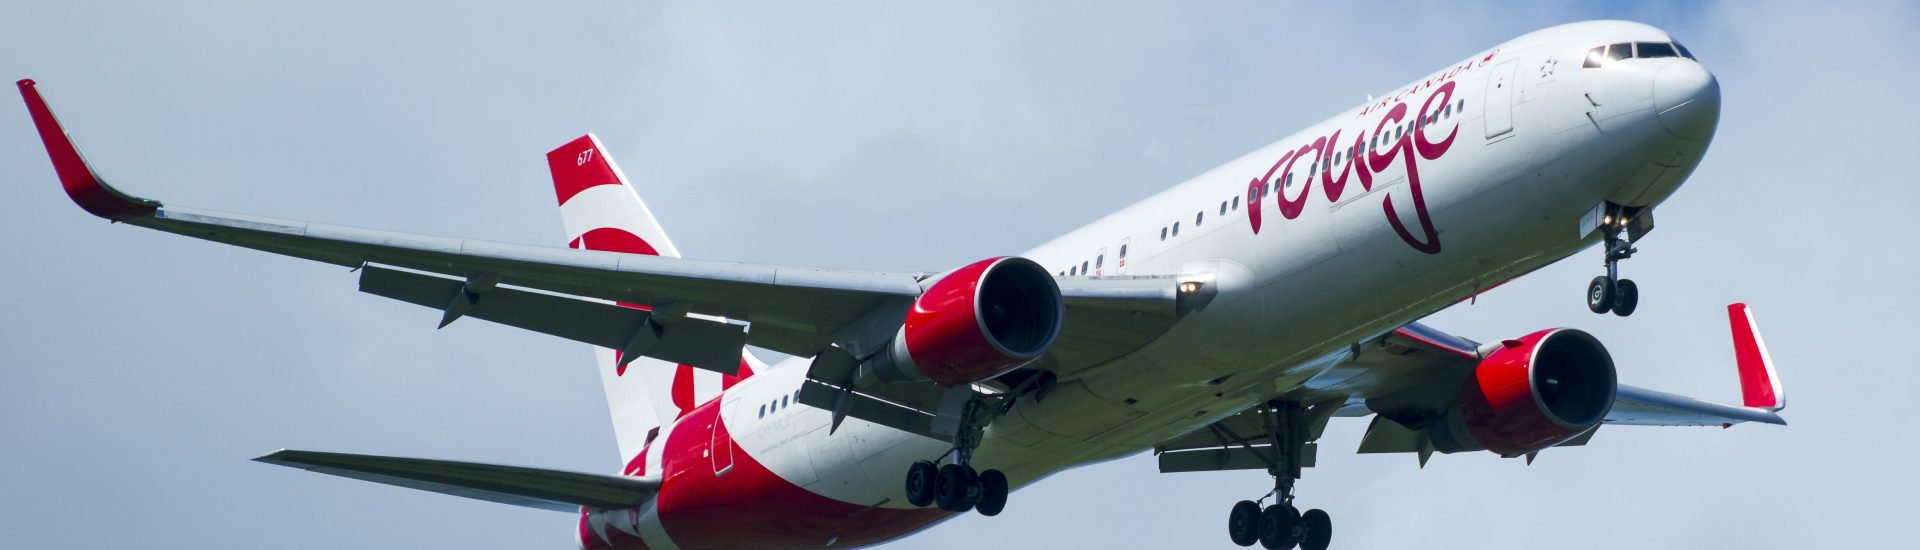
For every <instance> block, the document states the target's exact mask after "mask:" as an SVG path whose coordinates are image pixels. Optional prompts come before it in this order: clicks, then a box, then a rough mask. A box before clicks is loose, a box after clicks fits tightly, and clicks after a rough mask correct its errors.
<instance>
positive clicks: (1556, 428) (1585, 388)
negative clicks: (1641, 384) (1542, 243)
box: [1428, 328, 1618, 457]
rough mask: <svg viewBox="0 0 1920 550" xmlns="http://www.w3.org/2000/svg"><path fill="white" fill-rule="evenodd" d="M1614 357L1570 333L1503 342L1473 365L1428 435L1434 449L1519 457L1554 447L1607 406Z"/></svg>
mask: <svg viewBox="0 0 1920 550" xmlns="http://www.w3.org/2000/svg"><path fill="white" fill-rule="evenodd" d="M1617 389H1618V386H1617V384H1616V382H1615V379H1614V371H1613V357H1612V356H1609V355H1608V354H1607V348H1606V347H1604V346H1601V345H1600V341H1599V340H1596V339H1594V337H1593V336H1592V335H1590V334H1587V333H1585V332H1581V331H1578V330H1574V329H1564V328H1563V329H1549V330H1543V331H1540V332H1535V333H1533V334H1529V335H1526V336H1524V337H1521V338H1520V339H1518V340H1507V341H1505V342H1502V343H1501V346H1500V349H1498V350H1496V351H1494V352H1493V353H1492V354H1489V355H1488V356H1487V358H1486V359H1484V360H1481V361H1480V365H1479V366H1478V367H1475V368H1474V372H1473V376H1472V377H1471V378H1468V379H1467V383H1466V384H1464V385H1463V387H1461V388H1460V398H1459V401H1458V402H1457V404H1456V405H1455V406H1454V407H1453V408H1452V409H1450V410H1448V411H1447V416H1446V420H1445V421H1444V422H1442V423H1438V424H1436V425H1434V426H1433V427H1432V428H1430V429H1429V430H1428V435H1429V437H1430V438H1431V440H1432V441H1433V446H1434V449H1435V450H1438V451H1440V452H1445V453H1454V452H1462V451H1478V450H1483V449H1484V450H1488V451H1493V452H1495V453H1499V454H1500V455H1501V456H1507V457H1512V456H1519V455H1523V454H1527V453H1531V452H1534V451H1538V450H1541V449H1545V448H1547V447H1552V446H1554V445H1557V444H1560V443H1562V442H1565V441H1567V440H1568V439H1572V438H1573V437H1574V436H1577V435H1580V434H1582V433H1585V432H1586V431H1587V430H1589V429H1592V428H1593V427H1594V426H1595V425H1597V424H1599V423H1600V420H1601V419H1603V418H1605V417H1606V416H1607V411H1609V410H1612V408H1613V397H1614V392H1615V391H1616V390H1617Z"/></svg>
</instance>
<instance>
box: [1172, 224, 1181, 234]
mask: <svg viewBox="0 0 1920 550" xmlns="http://www.w3.org/2000/svg"><path fill="white" fill-rule="evenodd" d="M1173 236H1175V237H1178V236H1180V222H1173Z"/></svg>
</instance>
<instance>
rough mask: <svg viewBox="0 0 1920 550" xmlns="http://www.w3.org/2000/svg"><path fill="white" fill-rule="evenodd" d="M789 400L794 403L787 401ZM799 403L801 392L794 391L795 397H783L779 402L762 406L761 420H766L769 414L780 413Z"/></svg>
mask: <svg viewBox="0 0 1920 550" xmlns="http://www.w3.org/2000/svg"><path fill="white" fill-rule="evenodd" d="M789 398H791V399H793V401H791V402H789V401H787V399H789ZM799 402H800V390H793V395H791V396H789V395H781V396H780V400H779V401H773V402H770V403H767V404H765V405H761V406H760V418H766V417H767V415H769V414H773V413H776V412H780V410H781V409H785V408H787V407H788V406H790V405H792V404H797V403H799Z"/></svg>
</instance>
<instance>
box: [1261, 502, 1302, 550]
mask: <svg viewBox="0 0 1920 550" xmlns="http://www.w3.org/2000/svg"><path fill="white" fill-rule="evenodd" d="M1299 543H1300V511H1298V510H1294V509H1293V507H1292V506H1288V505H1285V504H1275V505H1273V506H1268V507H1267V509H1266V510H1262V511H1261V512H1260V547H1262V548H1267V549H1269V550H1289V549H1291V548H1293V546H1294V545H1296V544H1299Z"/></svg>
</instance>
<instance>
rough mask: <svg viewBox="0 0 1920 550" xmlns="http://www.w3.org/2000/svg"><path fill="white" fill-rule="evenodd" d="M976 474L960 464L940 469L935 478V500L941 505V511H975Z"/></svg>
mask: <svg viewBox="0 0 1920 550" xmlns="http://www.w3.org/2000/svg"><path fill="white" fill-rule="evenodd" d="M974 496H975V493H974V473H973V469H972V468H968V467H966V466H961V465H959V464H948V465H946V466H941V467H940V472H939V473H937V474H935V475H934V476H933V500H934V502H936V503H939V505H940V509H941V510H946V511H948V512H965V511H967V510H972V509H973V500H974Z"/></svg>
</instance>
